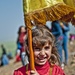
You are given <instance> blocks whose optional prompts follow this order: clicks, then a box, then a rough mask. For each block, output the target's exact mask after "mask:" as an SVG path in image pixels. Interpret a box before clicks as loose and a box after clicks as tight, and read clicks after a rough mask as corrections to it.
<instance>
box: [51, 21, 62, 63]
mask: <svg viewBox="0 0 75 75" xmlns="http://www.w3.org/2000/svg"><path fill="white" fill-rule="evenodd" d="M51 31H52V34H53V35H54V36H55V38H56V47H57V49H58V53H59V55H60V62H61V63H62V62H63V57H62V43H63V32H62V28H61V26H60V23H59V21H53V22H52V29H51Z"/></svg>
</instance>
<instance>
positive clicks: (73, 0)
mask: <svg viewBox="0 0 75 75" xmlns="http://www.w3.org/2000/svg"><path fill="white" fill-rule="evenodd" d="M63 1H64V3H66V4H67V5H69V6H71V7H74V8H75V0H63ZM71 23H72V24H73V25H75V14H74V17H73V18H72V20H71Z"/></svg>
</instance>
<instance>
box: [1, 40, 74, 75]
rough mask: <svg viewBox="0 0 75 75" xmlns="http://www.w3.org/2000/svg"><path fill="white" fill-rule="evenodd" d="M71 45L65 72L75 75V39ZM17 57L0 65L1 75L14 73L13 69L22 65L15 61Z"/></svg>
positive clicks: (68, 74)
mask: <svg viewBox="0 0 75 75" xmlns="http://www.w3.org/2000/svg"><path fill="white" fill-rule="evenodd" d="M68 47H69V62H68V65H67V66H65V69H64V72H65V74H66V75H75V41H73V44H70V43H69V44H68ZM14 61H15V59H12V60H10V64H9V65H7V66H4V67H0V75H13V71H14V70H15V69H17V68H19V67H21V66H22V64H21V62H18V63H14Z"/></svg>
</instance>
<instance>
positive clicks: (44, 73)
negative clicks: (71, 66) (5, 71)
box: [13, 62, 65, 75]
mask: <svg viewBox="0 0 75 75" xmlns="http://www.w3.org/2000/svg"><path fill="white" fill-rule="evenodd" d="M35 69H36V71H37V72H38V73H39V75H50V74H49V73H50V64H49V63H48V62H47V63H46V64H45V65H43V66H38V65H37V66H35ZM28 72H29V74H28V75H30V68H29V69H28ZM13 75H26V69H25V66H24V67H21V68H19V69H17V70H15V71H14V74H13ZM52 75H65V74H64V72H63V70H62V69H61V68H60V67H59V66H56V65H54V67H53V69H52Z"/></svg>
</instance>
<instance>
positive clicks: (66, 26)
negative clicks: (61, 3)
mask: <svg viewBox="0 0 75 75" xmlns="http://www.w3.org/2000/svg"><path fill="white" fill-rule="evenodd" d="M60 26H61V27H62V31H63V44H62V48H63V50H64V55H65V61H63V62H64V64H65V65H67V63H68V31H69V30H70V27H69V24H68V23H66V22H62V23H60Z"/></svg>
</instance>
